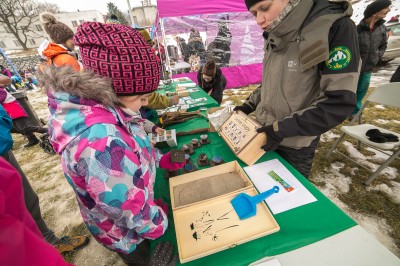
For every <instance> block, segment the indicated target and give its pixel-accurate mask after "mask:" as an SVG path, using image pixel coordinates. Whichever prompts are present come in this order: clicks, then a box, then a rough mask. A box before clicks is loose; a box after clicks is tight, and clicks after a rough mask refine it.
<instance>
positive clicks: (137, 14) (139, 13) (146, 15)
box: [131, 6, 157, 27]
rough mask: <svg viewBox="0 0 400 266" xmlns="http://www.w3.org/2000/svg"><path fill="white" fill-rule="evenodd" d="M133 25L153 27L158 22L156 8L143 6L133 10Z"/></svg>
mask: <svg viewBox="0 0 400 266" xmlns="http://www.w3.org/2000/svg"><path fill="white" fill-rule="evenodd" d="M131 12H132V17H133V20H134V21H133V24H135V25H139V26H140V27H146V26H153V24H154V22H155V21H156V14H157V7H156V6H141V7H135V8H132V11H131Z"/></svg>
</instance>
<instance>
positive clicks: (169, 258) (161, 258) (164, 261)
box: [149, 241, 178, 266]
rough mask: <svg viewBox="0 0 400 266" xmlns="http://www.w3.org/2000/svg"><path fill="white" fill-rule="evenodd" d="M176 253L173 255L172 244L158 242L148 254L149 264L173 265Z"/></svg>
mask: <svg viewBox="0 0 400 266" xmlns="http://www.w3.org/2000/svg"><path fill="white" fill-rule="evenodd" d="M177 262H178V255H174V246H172V245H171V243H169V242H168V241H167V242H158V243H157V245H156V247H155V248H154V251H153V254H151V256H150V262H149V266H175V265H176V263H177Z"/></svg>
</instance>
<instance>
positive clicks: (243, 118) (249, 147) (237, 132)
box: [218, 111, 267, 165]
mask: <svg viewBox="0 0 400 266" xmlns="http://www.w3.org/2000/svg"><path fill="white" fill-rule="evenodd" d="M259 127H261V125H260V123H258V122H257V121H256V120H254V119H253V118H251V117H249V116H247V115H245V114H244V113H243V112H242V111H234V112H233V113H232V115H231V117H230V118H229V119H228V120H226V121H225V123H223V124H222V126H221V127H220V128H219V129H218V133H219V135H220V136H221V137H222V138H223V139H224V140H225V142H226V144H228V146H229V148H231V150H232V151H233V153H235V155H236V156H237V157H238V158H239V159H241V160H242V161H243V162H245V163H246V164H247V165H253V164H254V163H255V162H256V161H257V160H258V159H259V158H260V157H261V156H262V155H263V154H264V153H265V151H264V150H263V149H261V146H262V145H264V144H265V143H266V142H267V135H266V134H264V133H257V131H256V129H257V128H259Z"/></svg>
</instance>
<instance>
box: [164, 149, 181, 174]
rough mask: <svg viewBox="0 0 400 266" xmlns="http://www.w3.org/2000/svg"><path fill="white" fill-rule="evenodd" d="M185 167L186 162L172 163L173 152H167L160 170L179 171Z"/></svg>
mask: <svg viewBox="0 0 400 266" xmlns="http://www.w3.org/2000/svg"><path fill="white" fill-rule="evenodd" d="M184 166H185V162H183V163H172V162H171V152H167V153H166V154H164V155H163V156H162V157H161V159H160V168H162V169H167V170H172V171H175V170H178V169H181V168H182V167H184Z"/></svg>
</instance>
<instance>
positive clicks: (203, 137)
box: [200, 134, 210, 145]
mask: <svg viewBox="0 0 400 266" xmlns="http://www.w3.org/2000/svg"><path fill="white" fill-rule="evenodd" d="M200 143H201V145H206V144H209V143H210V140H209V139H208V135H206V134H204V135H200Z"/></svg>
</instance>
